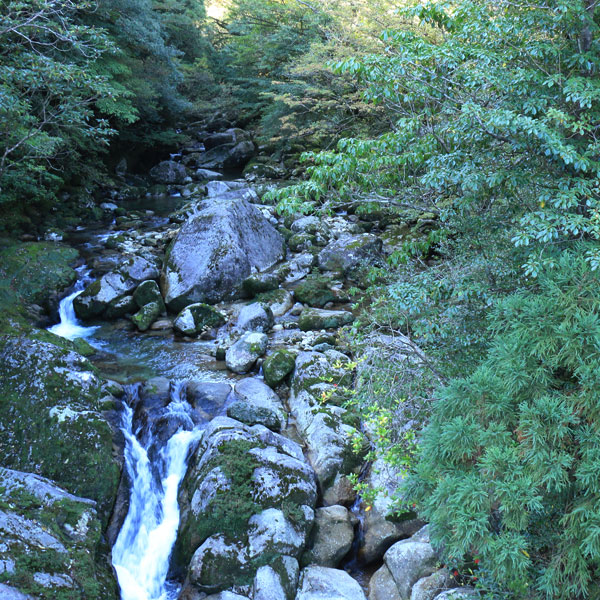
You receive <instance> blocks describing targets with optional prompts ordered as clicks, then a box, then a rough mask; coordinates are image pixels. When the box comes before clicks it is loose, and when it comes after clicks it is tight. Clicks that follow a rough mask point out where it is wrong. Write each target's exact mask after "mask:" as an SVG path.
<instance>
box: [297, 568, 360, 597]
mask: <svg viewBox="0 0 600 600" xmlns="http://www.w3.org/2000/svg"><path fill="white" fill-rule="evenodd" d="M296 600H366V598H365V594H364V592H363V591H362V588H361V587H360V585H359V584H358V582H357V581H356V580H355V579H353V578H352V577H351V576H350V575H348V573H346V571H341V570H339V569H330V568H327V567H318V566H310V567H306V569H303V570H302V572H301V573H300V584H299V589H298V594H297V595H296Z"/></svg>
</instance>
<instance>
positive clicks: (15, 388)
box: [0, 333, 120, 519]
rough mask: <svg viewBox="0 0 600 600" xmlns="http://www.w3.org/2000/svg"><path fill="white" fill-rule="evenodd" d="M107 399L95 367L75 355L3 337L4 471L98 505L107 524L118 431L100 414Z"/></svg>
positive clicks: (0, 408) (0, 418)
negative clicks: (34, 477)
mask: <svg viewBox="0 0 600 600" xmlns="http://www.w3.org/2000/svg"><path fill="white" fill-rule="evenodd" d="M42 337H46V338H47V337H49V336H42ZM52 337H54V338H55V337H56V336H52ZM103 395H104V394H103V392H102V389H101V380H100V379H99V378H98V376H97V374H96V371H95V369H94V367H93V366H92V365H91V364H90V363H89V362H88V361H87V360H86V359H85V358H83V357H82V356H81V355H79V354H77V353H76V352H74V351H73V350H70V349H67V348H61V347H59V346H57V345H54V344H52V343H50V342H48V341H39V340H36V339H35V338H34V337H32V336H29V335H26V334H25V333H18V334H13V335H5V336H3V337H1V338H0V456H2V457H3V458H2V461H3V464H4V466H7V467H11V468H16V469H19V470H24V471H31V472H36V473H40V474H42V475H44V476H45V477H49V478H50V479H53V480H55V481H57V482H58V483H60V484H61V485H63V486H65V488H66V489H68V490H69V491H71V492H72V493H75V494H77V495H79V496H83V497H86V498H92V499H93V500H96V501H97V502H98V508H99V512H100V514H101V516H102V518H103V519H106V518H107V517H108V514H109V513H110V510H111V509H112V505H113V502H114V498H115V494H116V489H117V485H118V481H119V476H120V466H119V464H118V461H117V460H116V458H115V457H114V456H113V452H112V443H113V432H112V430H111V427H110V425H109V424H108V422H107V421H106V420H105V418H104V417H103V415H102V413H101V403H100V398H101V397H102V396H103Z"/></svg>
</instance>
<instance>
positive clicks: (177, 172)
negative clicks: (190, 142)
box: [150, 160, 187, 184]
mask: <svg viewBox="0 0 600 600" xmlns="http://www.w3.org/2000/svg"><path fill="white" fill-rule="evenodd" d="M150 177H152V179H153V180H154V181H156V182H157V183H166V184H182V183H185V179H186V177H187V170H186V168H185V167H184V166H183V165H182V164H180V163H177V162H175V161H173V160H164V161H162V162H160V163H158V164H157V165H156V166H154V167H152V169H150Z"/></svg>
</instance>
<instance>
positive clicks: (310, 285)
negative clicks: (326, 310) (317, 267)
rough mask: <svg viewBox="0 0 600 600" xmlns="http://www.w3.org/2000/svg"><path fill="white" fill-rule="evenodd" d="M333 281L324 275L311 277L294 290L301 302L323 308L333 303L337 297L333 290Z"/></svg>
mask: <svg viewBox="0 0 600 600" xmlns="http://www.w3.org/2000/svg"><path fill="white" fill-rule="evenodd" d="M330 286H331V281H330V280H329V279H327V278H326V277H323V276H322V275H309V276H308V277H307V278H306V279H305V280H304V281H301V282H300V283H299V284H298V285H297V286H296V287H295V288H294V295H295V296H296V299H297V300H298V301H299V302H302V303H304V304H308V305H309V306H316V307H318V308H323V306H325V304H327V303H328V302H333V301H334V300H335V299H336V295H335V293H334V292H333V290H332V289H331V287H330Z"/></svg>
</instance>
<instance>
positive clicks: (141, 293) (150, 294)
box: [133, 280, 165, 312]
mask: <svg viewBox="0 0 600 600" xmlns="http://www.w3.org/2000/svg"><path fill="white" fill-rule="evenodd" d="M133 299H134V301H135V303H136V304H137V305H138V307H139V308H142V307H143V306H146V305H147V304H150V303H151V302H156V303H157V304H158V305H159V306H161V305H162V307H163V309H162V310H165V309H164V301H163V297H162V296H161V294H160V289H159V287H158V283H156V281H153V280H148V281H143V282H142V283H140V285H138V286H137V288H136V290H135V292H133ZM161 312H162V311H161Z"/></svg>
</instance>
